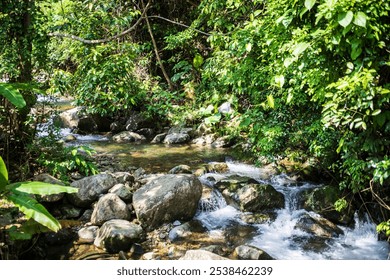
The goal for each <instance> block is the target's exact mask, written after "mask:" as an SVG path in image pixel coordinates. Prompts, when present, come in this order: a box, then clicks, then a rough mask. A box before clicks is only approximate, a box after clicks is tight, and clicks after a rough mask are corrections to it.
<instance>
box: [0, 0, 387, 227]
mask: <svg viewBox="0 0 390 280" xmlns="http://www.w3.org/2000/svg"><path fill="white" fill-rule="evenodd" d="M26 3H28V5H27V6H26ZM1 4H2V7H4V9H3V10H2V11H1V13H0V26H1V27H0V30H1V31H2V32H0V34H1V35H0V36H1V39H2V41H4V42H5V43H4V44H3V45H2V46H0V65H1V67H0V74H1V77H2V83H1V84H0V94H1V95H2V96H3V97H2V99H1V100H0V101H1V105H0V110H1V111H2V113H3V112H4V114H2V115H1V117H0V119H1V121H2V123H3V124H2V125H1V126H2V128H7V129H3V131H8V132H7V133H3V134H2V135H0V136H2V137H0V139H5V140H1V142H0V143H1V144H2V145H1V151H2V152H6V153H7V154H8V155H11V154H13V153H12V152H11V149H10V147H11V146H10V145H9V144H6V143H12V145H13V146H15V147H19V146H23V147H29V145H27V144H31V142H32V141H33V139H34V135H33V133H34V131H31V130H30V128H31V127H34V125H31V124H34V121H35V120H34V119H33V118H32V119H31V115H30V119H29V111H30V109H31V108H32V107H33V106H34V103H35V102H34V98H35V97H36V94H37V93H38V92H39V90H42V89H45V90H47V92H48V93H49V94H64V95H70V96H73V97H74V98H75V99H76V100H77V102H78V105H80V106H85V107H86V108H87V110H89V112H90V113H94V114H99V115H104V116H110V117H115V118H119V117H121V116H126V115H127V114H128V113H129V112H130V111H131V110H135V109H136V110H138V111H143V112H145V113H147V114H149V115H150V116H152V117H155V118H158V119H160V120H163V121H164V122H170V124H177V125H193V126H195V125H198V124H200V123H203V124H205V125H206V126H208V127H212V129H213V130H214V131H216V132H217V133H218V134H220V135H226V136H229V137H234V138H238V139H240V141H242V142H246V143H248V144H249V145H248V146H250V147H251V152H252V154H253V157H255V158H257V157H259V158H260V157H261V158H267V159H268V160H278V159H282V158H289V159H293V160H297V161H300V162H311V163H313V162H314V163H316V164H317V165H318V166H317V167H318V168H320V169H321V172H322V173H321V174H323V175H324V177H327V178H328V179H331V180H332V181H333V183H334V185H335V187H337V188H340V189H342V190H343V191H344V192H346V193H351V194H352V195H351V196H348V198H353V199H354V200H355V201H354V202H359V203H360V204H361V205H364V207H366V208H367V209H366V210H368V211H371V210H372V211H374V209H376V206H373V207H372V208H370V207H371V206H370V205H377V206H379V208H380V211H377V213H379V214H378V215H373V217H374V218H375V221H376V222H377V223H380V222H384V224H382V227H380V228H378V230H383V229H384V228H385V226H386V221H388V219H389V218H390V207H389V205H390V201H389V197H390V196H389V181H390V180H389V175H390V174H389V166H390V159H389V149H388V147H389V139H390V137H389V136H390V113H389V108H390V76H389V73H390V71H389V70H390V57H389V45H390V37H389V34H390V22H389V20H388V18H389V13H390V3H388V2H387V1H374V0H356V1H347V0H338V1H336V0H294V1H290V0H278V1H275V0H270V1H265V0H253V1H245V0H217V1H209V0H202V1H175V0H170V1H164V2H163V1H158V0H155V1H148V2H145V1H122V0H112V1H108V0H98V1H95V0H94V1H92V0H86V1H73V0H63V1H50V0H41V1H8V0H3V1H1ZM26 17H27V18H28V19H29V21H26ZM26 24H27V25H28V24H29V25H28V27H29V28H28V29H26ZM15 49H17V50H18V52H14V50H15ZM16 53H20V54H21V55H20V56H17V55H16ZM40 75H41V76H44V77H45V79H43V81H41V82H40V83H39V86H34V87H30V88H19V87H17V85H18V84H19V85H20V84H28V85H33V84H34V83H33V82H34V79H37V77H39V76H40ZM17 93H20V94H22V95H23V96H24V99H25V100H26V106H19V105H22V104H21V103H20V101H19V100H18V99H17V98H15V97H17V96H18V94H17ZM225 102H229V104H230V106H231V107H232V108H233V111H232V113H230V114H221V113H220V112H218V107H219V106H220V105H222V104H223V103H225ZM10 113H12V117H7V118H6V117H4V116H6V115H7V114H10ZM26 135H27V136H26ZM26 143H27V144H26ZM13 150H18V149H17V148H14V149H13ZM74 151H75V150H71V149H70V150H69V151H66V153H68V154H69V153H70V154H71V155H72V157H73V159H72V158H71V159H69V158H66V159H65V158H62V157H57V158H55V157H53V158H52V159H50V158H43V156H42V157H41V158H40V162H41V164H43V165H45V166H47V167H49V168H50V169H51V170H52V171H53V172H54V170H56V171H60V173H61V174H63V175H64V174H65V173H67V172H68V171H70V170H71V169H72V168H73V167H75V166H76V165H77V166H78V167H81V168H85V169H84V171H86V172H87V174H93V172H94V168H93V167H92V166H89V163H88V162H84V163H83V161H82V160H80V159H79V160H77V156H78V155H79V153H78V152H76V153H75V154H73V153H74ZM76 151H77V150H76ZM25 154H29V153H25ZM78 161H79V163H78ZM88 172H89V173H88ZM348 203H351V201H346V200H345V199H344V198H341V199H340V200H338V202H337V204H336V205H335V207H336V208H337V209H338V210H341V209H342V208H343V207H346V205H348Z"/></svg>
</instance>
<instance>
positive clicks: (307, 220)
mask: <svg viewBox="0 0 390 280" xmlns="http://www.w3.org/2000/svg"><path fill="white" fill-rule="evenodd" d="M295 228H297V229H300V230H302V231H304V232H306V233H309V234H311V235H314V236H316V237H323V238H332V237H337V236H339V235H340V234H342V233H343V230H342V229H341V228H339V227H338V226H337V225H335V224H334V223H332V222H331V221H329V220H327V219H325V218H322V217H315V216H310V215H309V214H304V215H303V216H302V217H300V218H299V220H298V222H297V224H296V225H295Z"/></svg>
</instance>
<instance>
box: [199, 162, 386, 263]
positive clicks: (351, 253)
mask: <svg viewBox="0 0 390 280" xmlns="http://www.w3.org/2000/svg"><path fill="white" fill-rule="evenodd" d="M228 166H229V170H230V171H229V173H228V174H222V175H218V176H228V175H231V174H239V175H243V176H248V177H251V178H254V179H256V180H258V181H259V182H263V183H270V184H271V185H272V186H273V187H274V188H275V189H276V190H278V191H279V192H282V193H283V194H284V196H285V207H284V208H283V209H280V210H278V211H277V213H276V219H275V220H273V221H269V222H266V223H261V224H254V225H252V226H254V227H255V228H256V230H255V231H256V234H255V236H254V237H252V238H250V239H248V240H243V243H245V244H249V245H253V246H255V247H258V248H261V249H262V250H264V251H266V252H267V253H268V254H270V255H271V256H272V257H274V258H276V259H281V260H287V259H294V260H296V259H334V260H343V259H346V260H349V259H388V257H389V244H388V243H387V242H385V241H378V236H377V233H376V230H375V225H374V224H373V223H371V222H369V220H368V219H367V218H359V217H358V216H357V215H355V225H354V227H353V228H348V227H340V228H341V229H342V230H343V234H340V235H339V236H336V237H332V238H326V239H325V238H313V236H312V235H310V234H308V233H307V232H305V231H302V230H301V229H299V227H297V223H298V222H299V220H300V218H302V217H304V216H305V215H310V217H318V216H319V215H318V214H315V213H313V212H308V211H306V210H304V209H299V203H298V202H299V194H300V193H301V192H302V191H304V190H307V189H313V188H319V187H321V185H316V184H311V183H302V184H296V183H293V182H291V181H289V178H288V177H287V176H286V175H277V176H274V177H272V178H271V179H270V180H264V179H262V176H261V172H262V170H261V169H259V168H256V167H253V166H250V165H246V164H241V163H233V162H230V163H228ZM211 175H212V176H215V174H205V175H204V176H202V177H201V178H200V179H201V181H202V182H203V184H206V185H208V186H211V187H212V185H213V181H210V180H209V179H208V178H209V177H210V176H211ZM214 178H215V177H214ZM216 179H217V180H218V179H220V178H216ZM212 193H213V194H214V196H213V198H211V199H210V198H209V199H208V200H207V202H208V204H213V205H207V207H204V206H203V207H200V209H201V210H200V211H199V212H198V214H197V217H196V218H197V219H198V220H199V221H201V222H202V223H203V225H204V226H205V227H206V228H207V229H208V230H209V232H210V236H211V237H212V236H216V237H220V236H221V235H223V234H224V231H226V229H227V228H228V227H229V226H230V225H233V224H237V223H238V224H241V225H245V222H244V221H242V220H241V217H242V215H241V214H242V213H241V212H240V211H239V210H237V209H236V208H234V207H232V206H230V205H228V204H227V203H226V201H225V199H224V198H223V196H222V195H221V194H220V193H219V192H218V191H217V190H216V189H213V192H212ZM203 204H204V202H203Z"/></svg>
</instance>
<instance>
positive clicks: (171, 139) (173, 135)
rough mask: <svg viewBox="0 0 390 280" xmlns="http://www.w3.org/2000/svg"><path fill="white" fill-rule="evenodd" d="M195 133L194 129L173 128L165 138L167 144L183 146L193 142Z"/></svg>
mask: <svg viewBox="0 0 390 280" xmlns="http://www.w3.org/2000/svg"><path fill="white" fill-rule="evenodd" d="M193 133H194V131H193V129H192V128H181V127H172V128H171V129H169V131H168V134H167V136H165V138H164V141H163V142H164V143H165V144H182V143H187V142H189V141H190V140H191V136H192V135H193Z"/></svg>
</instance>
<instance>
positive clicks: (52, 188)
mask: <svg viewBox="0 0 390 280" xmlns="http://www.w3.org/2000/svg"><path fill="white" fill-rule="evenodd" d="M7 189H9V190H12V191H17V192H22V193H29V194H39V195H51V194H59V193H77V192H78V189H77V188H73V187H67V186H61V185H55V184H49V183H44V182H18V183H13V184H10V185H9V186H7Z"/></svg>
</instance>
